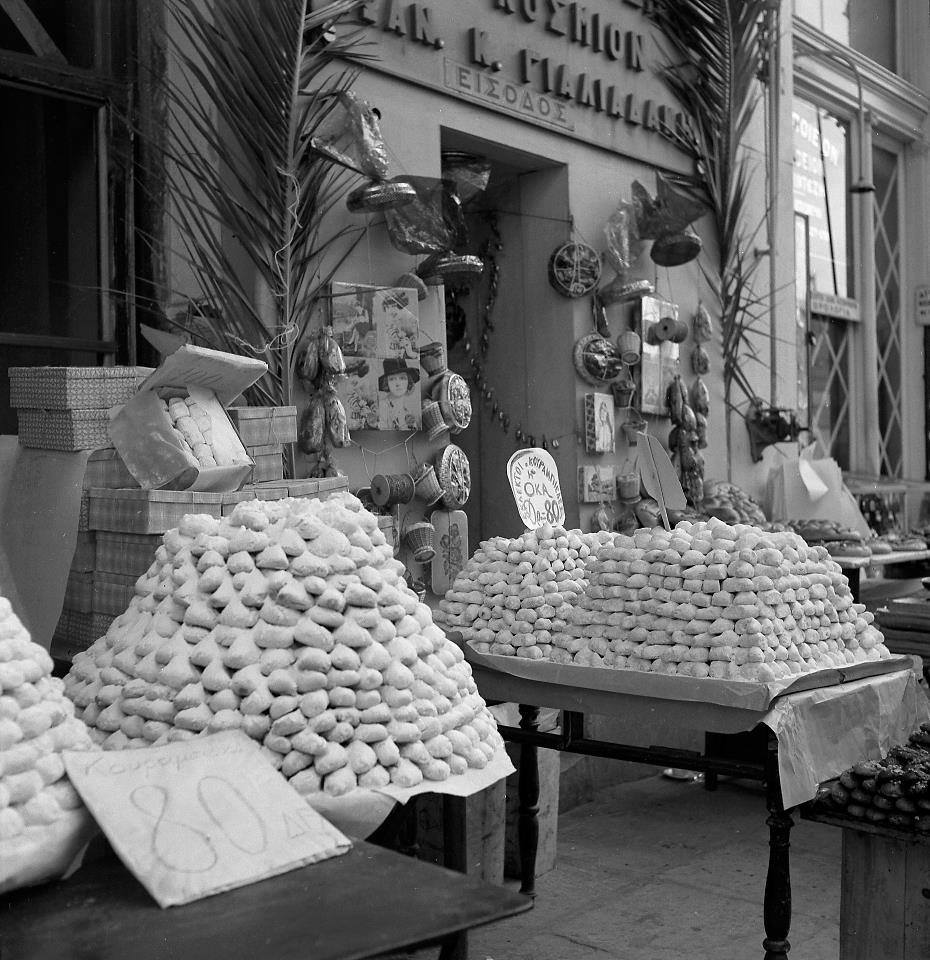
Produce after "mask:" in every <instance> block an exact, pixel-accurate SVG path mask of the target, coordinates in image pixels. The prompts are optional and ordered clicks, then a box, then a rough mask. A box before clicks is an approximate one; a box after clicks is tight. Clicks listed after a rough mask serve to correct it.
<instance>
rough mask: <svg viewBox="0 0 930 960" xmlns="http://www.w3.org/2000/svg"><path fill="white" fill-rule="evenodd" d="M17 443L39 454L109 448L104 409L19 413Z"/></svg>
mask: <svg viewBox="0 0 930 960" xmlns="http://www.w3.org/2000/svg"><path fill="white" fill-rule="evenodd" d="M16 416H17V418H18V420H19V442H20V443H21V444H22V445H23V446H24V447H36V448H38V449H40V450H96V449H97V448H98V447H108V446H109V445H110V437H109V434H108V433H107V427H108V425H109V423H110V416H109V413H108V412H107V408H106V407H99V408H92V409H81V410H44V409H42V410H38V409H35V410H34V409H19V410H17V411H16Z"/></svg>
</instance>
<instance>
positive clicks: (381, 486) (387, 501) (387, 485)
mask: <svg viewBox="0 0 930 960" xmlns="http://www.w3.org/2000/svg"><path fill="white" fill-rule="evenodd" d="M415 495H416V486H415V484H414V482H413V477H411V476H410V474H409V473H379V474H376V475H375V476H373V477H372V478H371V499H372V501H373V502H374V503H376V504H377V505H378V506H379V507H391V506H394V504H397V503H410V501H411V500H412V499H413V498H414V496H415Z"/></svg>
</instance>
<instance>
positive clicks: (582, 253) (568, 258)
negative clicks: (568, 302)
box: [549, 240, 601, 299]
mask: <svg viewBox="0 0 930 960" xmlns="http://www.w3.org/2000/svg"><path fill="white" fill-rule="evenodd" d="M600 278H601V258H600V255H599V254H598V252H597V250H595V249H594V247H591V246H589V245H588V244H586V243H579V242H578V241H576V240H570V241H569V242H568V243H563V244H562V246H560V247H556V249H555V251H554V252H553V254H552V256H551V257H550V258H549V282H550V283H551V284H552V286H553V287H555V289H556V290H558V292H559V293H561V294H562V296H563V297H570V298H572V299H575V298H577V297H583V296H586V295H587V294H589V293H591V291H592V290H594V288H595V287H596V286H597V282H598V280H600Z"/></svg>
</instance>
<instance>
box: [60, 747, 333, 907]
mask: <svg viewBox="0 0 930 960" xmlns="http://www.w3.org/2000/svg"><path fill="white" fill-rule="evenodd" d="M64 761H65V766H66V768H67V770H68V776H69V777H70V778H71V782H72V783H73V784H74V786H75V788H76V789H77V791H78V793H80V795H81V798H82V799H83V800H84V803H85V804H86V805H87V807H88V809H89V810H90V812H91V813H92V814H93V816H94V819H95V820H96V821H97V823H98V824H99V825H100V827H101V828H102V829H103V832H104V833H105V834H106V836H107V839H108V840H109V841H110V843H111V844H112V845H113V848H114V849H115V850H116V852H117V853H118V854H119V857H120V859H121V860H122V861H123V863H125V864H126V866H127V867H129V869H130V870H131V871H132V872H133V873H134V874H135V876H136V877H137V878H138V880H139V881H140V882H141V883H142V885H143V886H144V887H145V888H146V890H148V892H149V893H150V894H151V895H152V896H153V897H154V898H155V900H156V901H157V902H158V904H159V906H162V907H170V906H174V905H175V904H182V903H190V902H191V901H192V900H199V899H200V898H201V897H207V896H210V895H211V894H214V893H219V892H220V891H222V890H230V889H232V888H234V887H241V886H244V885H245V884H249V883H254V882H256V881H258V880H264V879H265V878H266V877H273V876H276V875H277V874H279V873H285V872H286V871H288V870H293V869H295V868H297V867H301V866H304V865H305V864H308V863H315V862H317V861H318V860H325V859H327V858H329V857H333V856H336V855H338V854H342V853H345V852H346V851H347V850H348V849H349V847H350V842H349V840H348V839H347V838H346V837H344V836H343V835H342V834H341V833H340V832H339V831H338V830H337V829H336V828H335V827H334V826H332V825H331V824H330V823H328V822H327V821H326V820H324V819H323V817H321V816H320V815H319V814H318V813H317V812H316V811H315V810H313V809H312V808H311V807H309V806H308V805H307V802H306V801H305V800H304V799H303V797H301V796H300V794H299V793H298V792H297V791H296V790H295V789H294V788H293V787H291V786H290V785H289V784H288V783H287V781H286V780H285V779H284V777H282V776H281V774H280V773H278V771H277V770H275V769H274V767H272V766H271V764H270V763H269V762H268V761H267V760H266V759H265V758H264V757H263V756H262V755H261V752H260V749H259V746H258V744H257V743H256V742H255V741H254V740H252V739H250V738H249V737H247V736H246V735H245V734H244V733H242V732H241V731H239V730H229V731H226V732H224V733H215V734H212V735H211V736H207V737H195V738H192V739H190V740H184V741H178V742H175V743H169V744H168V745H167V746H164V747H152V748H150V749H148V750H112V751H107V752H103V751H101V752H95V753H84V752H77V751H67V752H65V754H64Z"/></svg>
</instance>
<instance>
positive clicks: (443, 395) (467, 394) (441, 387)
mask: <svg viewBox="0 0 930 960" xmlns="http://www.w3.org/2000/svg"><path fill="white" fill-rule="evenodd" d="M433 399H434V400H436V401H437V403H438V404H439V409H440V411H441V412H442V416H443V419H444V420H445V421H446V423H447V424H448V426H449V430H450V431H451V432H452V433H460V432H461V431H462V430H464V429H465V428H466V427H467V426H468V425H469V423H471V414H472V407H471V391H470V390H469V388H468V383H467V382H466V381H465V378H464V377H462V376H460V375H459V374H457V373H453V372H452V371H451V370H447V371H445V373H443V374H442V375H441V376H440V378H439V380H438V381H437V383H436V386H435V387H434V388H433Z"/></svg>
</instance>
